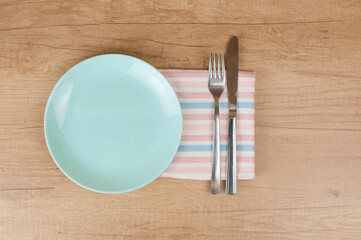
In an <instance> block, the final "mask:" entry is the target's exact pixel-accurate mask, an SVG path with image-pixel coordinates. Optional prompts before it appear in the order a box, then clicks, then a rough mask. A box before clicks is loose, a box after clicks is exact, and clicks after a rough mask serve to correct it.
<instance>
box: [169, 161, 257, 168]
mask: <svg viewBox="0 0 361 240" xmlns="http://www.w3.org/2000/svg"><path fill="white" fill-rule="evenodd" d="M170 166H172V167H175V168H196V167H199V168H201V167H202V168H211V167H212V162H206V163H171V164H170ZM226 166H227V163H225V162H221V167H226ZM237 167H254V163H253V162H237Z"/></svg>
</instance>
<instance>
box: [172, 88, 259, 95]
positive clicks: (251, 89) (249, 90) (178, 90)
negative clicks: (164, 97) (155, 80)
mask: <svg viewBox="0 0 361 240" xmlns="http://www.w3.org/2000/svg"><path fill="white" fill-rule="evenodd" d="M173 89H174V90H175V91H176V92H209V90H208V88H205V87H191V88H186V87H183V88H178V87H173ZM254 90H255V89H254V88H245V87H238V92H254ZM226 93H227V91H224V93H223V94H226Z"/></svg>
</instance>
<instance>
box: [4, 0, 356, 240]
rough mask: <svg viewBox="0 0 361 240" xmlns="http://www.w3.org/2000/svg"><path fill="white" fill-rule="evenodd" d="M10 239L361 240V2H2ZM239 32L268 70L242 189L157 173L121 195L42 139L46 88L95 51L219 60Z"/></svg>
mask: <svg viewBox="0 0 361 240" xmlns="http://www.w3.org/2000/svg"><path fill="white" fill-rule="evenodd" d="M0 12H1V14H0V238H1V239H5V240H6V239H87V240H92V239H250V240H251V239H252V240H253V239H255V240H257V239H259V240H265V239H275V240H276V239H277V240H279V239H287V240H291V239H292V240H294V239H307V240H310V239H317V240H320V239H327V240H333V239H335V240H336V239H337V240H339V239H343V240H345V239H360V235H361V227H360V226H361V174H360V171H361V147H360V142H361V67H360V64H361V2H360V1H335V0H323V1H313V0H302V1H292V0H286V1H281V0H279V1H278V0H269V1H266V0H257V1H231V0H222V1H216V2H214V3H210V2H208V1H202V0H197V1H155V3H152V1H139V0H138V1H137V0H136V1H133V0H127V1H110V0H109V1H107V0H104V1H85V0H84V1H70V0H62V1H22V0H20V1H18V0H16V1H12V0H2V1H1V2H0ZM231 35H236V36H238V37H239V39H240V40H239V43H240V63H239V68H240V69H241V70H245V71H255V72H256V73H257V81H256V178H255V179H254V180H249V181H239V182H238V189H237V191H238V193H237V195H235V196H229V195H226V194H221V195H219V196H212V195H211V194H210V192H209V187H210V183H209V182H208V181H191V180H177V179H165V178H164V179H157V180H156V181H154V182H153V183H151V184H149V185H148V186H146V187H144V188H142V189H140V190H137V191H134V192H131V193H128V194H121V195H103V194H98V193H93V192H90V191H87V190H85V189H82V188H80V187H78V186H77V185H76V184H74V183H72V182H71V181H70V180H68V179H67V178H66V177H65V176H64V175H63V174H62V173H61V171H60V170H59V169H58V168H57V167H56V165H55V164H54V162H53V161H52V159H51V156H50V154H49V152H48V150H47V147H46V144H45V139H44V135H43V113H44V109H45V104H46V101H47V98H48V96H49V94H50V92H51V90H52V88H53V87H54V85H55V83H56V82H57V80H58V79H59V78H60V76H61V75H62V74H63V73H64V72H65V71H66V70H67V69H69V68H70V67H71V66H73V65H74V64H76V63H78V62H79V61H82V60H84V59H86V58H89V57H92V56H95V55H98V54H104V53H123V54H129V55H132V56H135V57H138V58H141V59H143V60H145V61H147V62H149V63H150V64H152V65H154V66H155V67H157V68H164V69H167V68H182V69H207V67H208V57H209V53H210V52H212V51H217V52H219V51H225V46H226V43H227V41H228V39H229V38H230V36H231Z"/></svg>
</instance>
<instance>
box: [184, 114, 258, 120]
mask: <svg viewBox="0 0 361 240" xmlns="http://www.w3.org/2000/svg"><path fill="white" fill-rule="evenodd" d="M213 118H214V115H213V114H212V113H210V114H183V120H213ZM220 119H221V120H227V119H228V114H221V115H220ZM237 120H254V114H248V113H247V114H240V113H239V114H237Z"/></svg>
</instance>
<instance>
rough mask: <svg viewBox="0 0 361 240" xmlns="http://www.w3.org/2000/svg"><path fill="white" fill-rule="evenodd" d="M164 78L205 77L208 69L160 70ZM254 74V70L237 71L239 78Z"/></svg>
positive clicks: (252, 76)
mask: <svg viewBox="0 0 361 240" xmlns="http://www.w3.org/2000/svg"><path fill="white" fill-rule="evenodd" d="M160 72H161V73H162V74H163V76H164V77H166V78H207V79H208V70H174V71H169V70H165V69H164V70H160ZM255 76H256V75H255V73H254V72H239V73H238V77H239V78H254V77H255Z"/></svg>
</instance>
